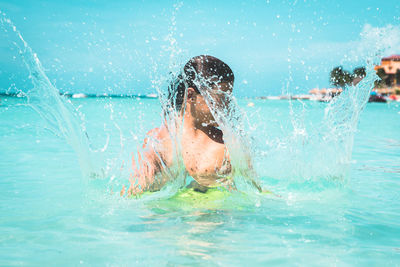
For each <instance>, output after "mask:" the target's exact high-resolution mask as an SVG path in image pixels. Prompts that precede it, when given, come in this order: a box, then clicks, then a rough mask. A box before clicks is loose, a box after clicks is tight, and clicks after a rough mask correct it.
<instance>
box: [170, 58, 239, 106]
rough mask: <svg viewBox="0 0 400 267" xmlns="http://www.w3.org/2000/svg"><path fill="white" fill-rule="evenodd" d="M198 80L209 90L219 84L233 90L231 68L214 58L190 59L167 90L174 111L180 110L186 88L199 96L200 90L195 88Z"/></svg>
mask: <svg viewBox="0 0 400 267" xmlns="http://www.w3.org/2000/svg"><path fill="white" fill-rule="evenodd" d="M199 79H201V83H203V84H205V85H206V86H208V87H209V88H213V84H215V83H221V82H226V83H229V84H230V85H231V87H232V88H233V82H234V79H235V77H234V75H233V72H232V70H231V68H230V67H229V66H228V65H227V64H226V63H224V62H223V61H222V60H220V59H218V58H216V57H213V56H208V55H200V56H197V57H193V58H191V59H190V60H189V61H188V62H187V63H186V64H185V66H184V67H183V70H182V71H181V73H180V74H179V75H178V77H176V78H175V79H174V80H173V81H172V82H171V84H170V86H169V88H168V89H169V90H168V91H169V100H170V104H171V105H172V106H173V107H174V108H175V109H176V110H178V111H179V110H180V109H181V108H182V104H183V99H184V97H185V92H186V89H187V88H189V87H191V88H193V89H194V90H195V91H196V92H197V93H199V94H200V90H201V88H198V86H197V85H198V84H199ZM196 84H197V85H196Z"/></svg>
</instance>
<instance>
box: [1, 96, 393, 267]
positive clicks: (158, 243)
mask: <svg viewBox="0 0 400 267" xmlns="http://www.w3.org/2000/svg"><path fill="white" fill-rule="evenodd" d="M249 101H251V102H254V104H255V105H254V107H247V103H248V102H249ZM25 103H26V99H21V98H2V99H1V106H0V120H1V122H0V135H1V136H0V137H1V138H0V148H1V154H2V161H1V165H0V173H1V180H0V182H1V186H0V199H1V201H0V203H1V205H0V212H1V217H0V218H1V221H0V229H1V233H2V235H1V241H0V251H1V255H2V256H1V260H0V264H1V265H10V264H26V263H29V264H32V263H33V264H46V265H48V264H51V265H57V264H58V263H67V262H68V263H69V264H72V265H77V264H80V263H83V264H90V265H96V264H110V265H121V264H129V265H131V264H134V263H147V264H158V265H160V264H171V265H185V264H187V265H189V264H190V265H191V264H210V265H218V264H221V265H230V264H238V265H239V264H241V263H244V262H246V263H251V264H260V265H262V264H266V263H274V264H285V263H286V264H291V265H293V264H304V265H309V264H310V265H346V264H348V265H375V266H379V265H381V264H384V265H393V264H397V265H398V264H399V263H400V246H399V244H400V223H399V221H400V208H399V199H400V193H399V192H400V191H399V190H398V188H399V186H400V165H399V155H400V138H399V129H400V113H399V112H400V107H399V105H398V104H395V103H391V104H368V105H367V106H366V108H365V110H364V112H363V113H362V115H361V118H360V124H359V130H358V132H357V133H356V135H355V140H354V143H355V145H354V151H353V157H352V162H351V168H350V173H349V176H348V178H346V182H344V183H341V185H338V186H332V185H328V186H323V184H324V181H323V180H321V181H320V182H319V185H320V186H319V188H316V187H318V186H316V185H310V188H308V189H307V186H306V185H307V181H303V182H299V181H300V180H299V179H296V180H294V181H293V180H292V181H291V182H287V181H286V182H285V183H283V181H279V180H280V179H273V177H261V178H260V179H261V181H262V183H263V185H264V187H266V188H274V187H275V188H276V190H278V191H279V194H280V195H281V196H282V197H264V198H259V199H257V201H254V200H251V199H250V200H249V199H247V198H246V197H242V196H234V197H233V198H230V199H227V200H225V201H224V202H223V203H222V204H221V203H220V204H219V205H217V206H215V205H212V207H211V208H205V207H202V208H193V207H188V206H185V205H184V203H183V204H182V205H183V206H179V205H175V206H172V207H171V206H169V205H167V204H165V203H164V204H163V203H159V204H156V205H152V204H151V202H150V203H146V202H144V201H141V200H132V199H126V198H121V197H120V196H119V194H116V193H112V192H110V186H109V183H110V179H99V178H97V179H96V178H92V181H91V182H89V183H88V184H86V183H83V182H82V174H81V171H80V167H79V162H78V160H77V157H76V154H75V152H74V151H73V149H72V148H71V146H69V145H68V144H67V143H66V142H65V140H63V139H62V138H59V137H56V136H55V135H54V134H53V133H51V132H50V131H47V130H45V129H43V127H44V126H46V124H45V123H44V121H43V119H42V118H41V117H40V116H39V115H38V114H37V113H35V112H34V111H33V110H32V109H31V108H30V107H29V106H26V105H25ZM72 103H73V105H74V106H80V105H81V106H82V107H81V111H82V113H83V114H86V121H87V125H86V127H87V128H88V129H91V131H89V135H90V137H91V139H93V143H96V142H98V143H97V144H95V145H98V147H102V145H104V144H105V143H106V140H107V135H108V134H109V135H119V133H118V131H117V129H114V128H113V127H115V126H113V123H114V122H115V121H111V120H110V110H109V109H108V108H107V107H108V106H109V105H112V106H113V112H114V116H115V118H116V119H115V120H116V121H117V123H120V122H124V123H120V124H119V125H121V127H126V128H129V129H132V130H131V132H132V135H131V136H126V138H127V139H132V140H136V138H137V142H138V143H140V142H141V139H142V138H143V137H144V134H145V132H146V131H147V130H148V129H150V128H152V127H154V126H157V125H159V124H160V122H161V119H160V116H159V112H161V108H160V106H159V102H158V100H151V99H131V98H126V99H77V100H73V101H72ZM293 104H294V108H296V107H300V106H301V108H302V106H303V105H302V104H301V103H297V102H295V103H293ZM105 105H106V107H105ZM239 105H240V106H241V107H243V109H244V110H245V111H246V112H247V114H258V115H262V116H260V117H261V118H262V120H261V118H260V117H257V116H249V120H250V122H251V124H258V123H262V124H264V125H266V127H265V132H264V133H260V134H264V135H270V136H274V135H276V136H277V135H279V134H280V133H279V132H281V131H282V130H281V129H279V128H276V126H277V125H278V124H280V125H281V126H282V128H285V125H286V126H287V122H285V121H286V119H287V118H288V117H289V116H290V114H289V113H290V112H289V103H288V102H286V101H265V100H239ZM305 105H306V107H307V112H308V114H309V116H308V117H307V119H308V122H310V123H315V124H317V123H318V120H319V119H320V117H322V116H323V112H324V109H325V108H326V103H318V102H305ZM117 114H124V115H123V116H117ZM278 122H279V123H278ZM110 140H112V138H110ZM264 148H265V149H266V151H267V149H268V148H269V147H268V146H267V144H265V145H264ZM129 149H130V150H132V151H134V150H135V147H129ZM120 150H121V149H120V144H119V143H118V142H115V143H112V142H110V143H109V147H108V148H107V150H106V151H108V155H107V157H108V158H109V159H112V158H113V156H114V157H115V158H117V157H118V153H119V151H120ZM258 160H261V159H258ZM288 160H290V159H289V158H288ZM306 161H307V159H306ZM299 162H300V161H299ZM257 163H258V164H259V165H262V166H263V167H264V168H265V169H266V170H267V171H266V173H267V172H268V170H271V172H275V171H276V170H274V166H271V163H270V162H269V161H268V160H264V161H261V162H257ZM110 164H111V163H110ZM111 165H112V164H111ZM111 165H110V166H111ZM322 167H323V166H321V168H322ZM285 173H288V174H290V173H291V170H290V169H281V176H282V177H284V176H285ZM282 179H283V178H282ZM279 184H282V185H279ZM283 184H284V185H283ZM278 185H279V186H278Z"/></svg>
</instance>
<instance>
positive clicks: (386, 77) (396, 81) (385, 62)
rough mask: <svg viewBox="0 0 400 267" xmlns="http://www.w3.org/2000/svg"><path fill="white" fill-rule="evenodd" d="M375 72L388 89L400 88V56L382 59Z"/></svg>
mask: <svg viewBox="0 0 400 267" xmlns="http://www.w3.org/2000/svg"><path fill="white" fill-rule="evenodd" d="M375 70H376V72H377V74H378V75H379V76H380V77H381V78H382V81H383V82H384V84H385V85H386V86H387V87H400V55H391V56H390V57H384V58H382V60H381V65H379V66H375Z"/></svg>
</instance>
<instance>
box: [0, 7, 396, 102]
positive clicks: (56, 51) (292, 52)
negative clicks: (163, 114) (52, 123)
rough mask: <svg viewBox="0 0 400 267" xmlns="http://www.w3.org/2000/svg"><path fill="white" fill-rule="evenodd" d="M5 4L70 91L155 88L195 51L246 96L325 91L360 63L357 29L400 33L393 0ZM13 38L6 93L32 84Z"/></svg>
mask: <svg viewBox="0 0 400 267" xmlns="http://www.w3.org/2000/svg"><path fill="white" fill-rule="evenodd" d="M0 10H1V11H2V12H4V13H6V14H7V17H8V18H10V19H11V21H13V23H14V24H15V25H16V26H17V28H18V29H19V30H20V32H21V33H22V35H23V36H24V38H25V40H26V41H27V42H28V44H29V45H30V46H31V47H32V49H33V50H34V51H35V52H36V53H37V54H38V57H39V59H40V60H41V62H42V64H43V66H44V67H45V69H46V73H47V75H48V76H49V78H50V80H51V81H53V82H54V84H55V85H56V87H57V88H58V89H59V90H60V91H62V92H71V93H76V92H85V93H118V94H120V93H121V94H139V93H140V94H146V93H151V92H154V91H155V90H154V88H152V86H154V84H157V81H158V80H159V79H160V77H164V78H165V77H166V76H167V75H168V72H169V69H170V66H171V64H173V63H178V64H179V63H180V64H182V63H184V62H185V61H186V60H187V59H189V58H190V57H192V56H195V55H199V54H211V55H214V56H216V57H218V58H220V59H222V60H223V61H225V62H226V63H228V64H229V65H230V66H231V68H232V69H233V71H234V73H235V76H236V82H235V91H236V95H238V96H240V97H245V96H250V97H252V96H260V95H277V94H281V93H282V91H286V90H288V91H290V92H292V93H303V92H307V91H308V90H310V89H312V88H315V87H328V86H329V71H330V70H331V69H332V68H333V67H335V66H337V65H341V64H343V65H344V66H345V67H346V68H348V69H352V68H354V67H356V66H358V65H362V64H363V63H364V61H365V58H363V57H362V56H361V55H360V56H359V57H356V56H354V53H355V52H354V51H356V50H357V47H358V46H360V43H361V41H360V33H361V32H364V33H365V32H366V31H368V32H369V31H374V30H379V29H387V27H392V28H391V31H390V32H391V33H394V34H397V33H400V30H399V25H400V1H396V0H391V1H368V0H366V1H348V0H347V1H342V0H340V1H310V0H307V1H304V0H302V1H275V0H269V1H268V0H264V1H251V0H248V1H114V2H113V1H103V0H99V1H94V0H86V1H78V0H70V1H58V0H53V1H44V0H36V1H27V0H18V1H4V0H0ZM390 25H392V26H390ZM14 38H15V37H14V36H12V34H10V33H6V32H4V31H3V30H0V53H1V54H0V91H6V90H13V88H19V89H22V90H29V88H30V87H31V85H30V83H29V82H27V73H26V70H25V69H24V67H23V65H22V63H21V60H20V59H19V58H18V53H17V51H16V50H15V48H14V47H13V45H12V42H13V40H14ZM387 38H394V37H392V36H388V37H387ZM396 38H397V37H396ZM385 53H400V46H396V45H395V46H394V47H392V48H391V49H389V50H387V51H385ZM9 88H11V89H9Z"/></svg>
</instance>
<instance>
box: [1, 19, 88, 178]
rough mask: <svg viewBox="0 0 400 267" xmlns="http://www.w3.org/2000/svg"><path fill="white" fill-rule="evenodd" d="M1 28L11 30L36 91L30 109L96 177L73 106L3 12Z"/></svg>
mask: <svg viewBox="0 0 400 267" xmlns="http://www.w3.org/2000/svg"><path fill="white" fill-rule="evenodd" d="M0 24H1V27H2V28H3V29H4V30H6V31H7V30H9V29H11V32H13V33H14V34H15V37H16V38H15V39H16V41H15V42H14V45H15V46H16V47H17V48H18V51H19V54H20V56H21V58H22V60H23V62H24V64H25V66H26V67H27V69H28V71H29V78H30V80H31V81H32V84H33V88H32V89H31V90H30V91H28V92H27V93H26V94H25V95H26V96H27V98H28V104H29V106H30V107H31V108H32V109H34V110H35V111H36V112H37V113H39V115H40V116H41V117H42V118H43V119H44V120H45V121H46V127H47V129H48V130H50V131H51V132H53V133H54V134H55V135H57V136H60V137H63V138H65V140H66V141H67V142H68V143H69V144H70V145H71V146H72V148H73V149H74V150H75V152H76V155H77V157H78V161H79V164H80V167H81V170H82V172H83V174H84V175H90V174H91V173H93V164H92V161H91V156H90V150H89V142H88V138H87V135H86V132H85V131H83V130H82V128H81V125H80V124H79V123H78V122H79V119H78V116H77V114H76V111H75V109H74V107H73V106H72V104H71V103H70V102H68V101H66V100H65V99H64V98H63V97H61V96H60V93H59V91H58V90H57V88H55V87H54V86H53V84H52V83H51V82H50V80H49V78H48V77H47V76H46V74H45V72H44V69H43V66H42V64H41V63H40V61H39V58H38V56H37V54H36V53H34V52H33V50H32V48H31V47H30V46H29V45H28V44H27V42H26V41H25V40H24V38H23V37H22V35H21V33H20V32H19V31H18V29H17V28H16V26H15V25H14V24H13V23H12V22H11V20H10V19H9V18H7V16H6V14H5V13H4V12H1V11H0Z"/></svg>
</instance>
